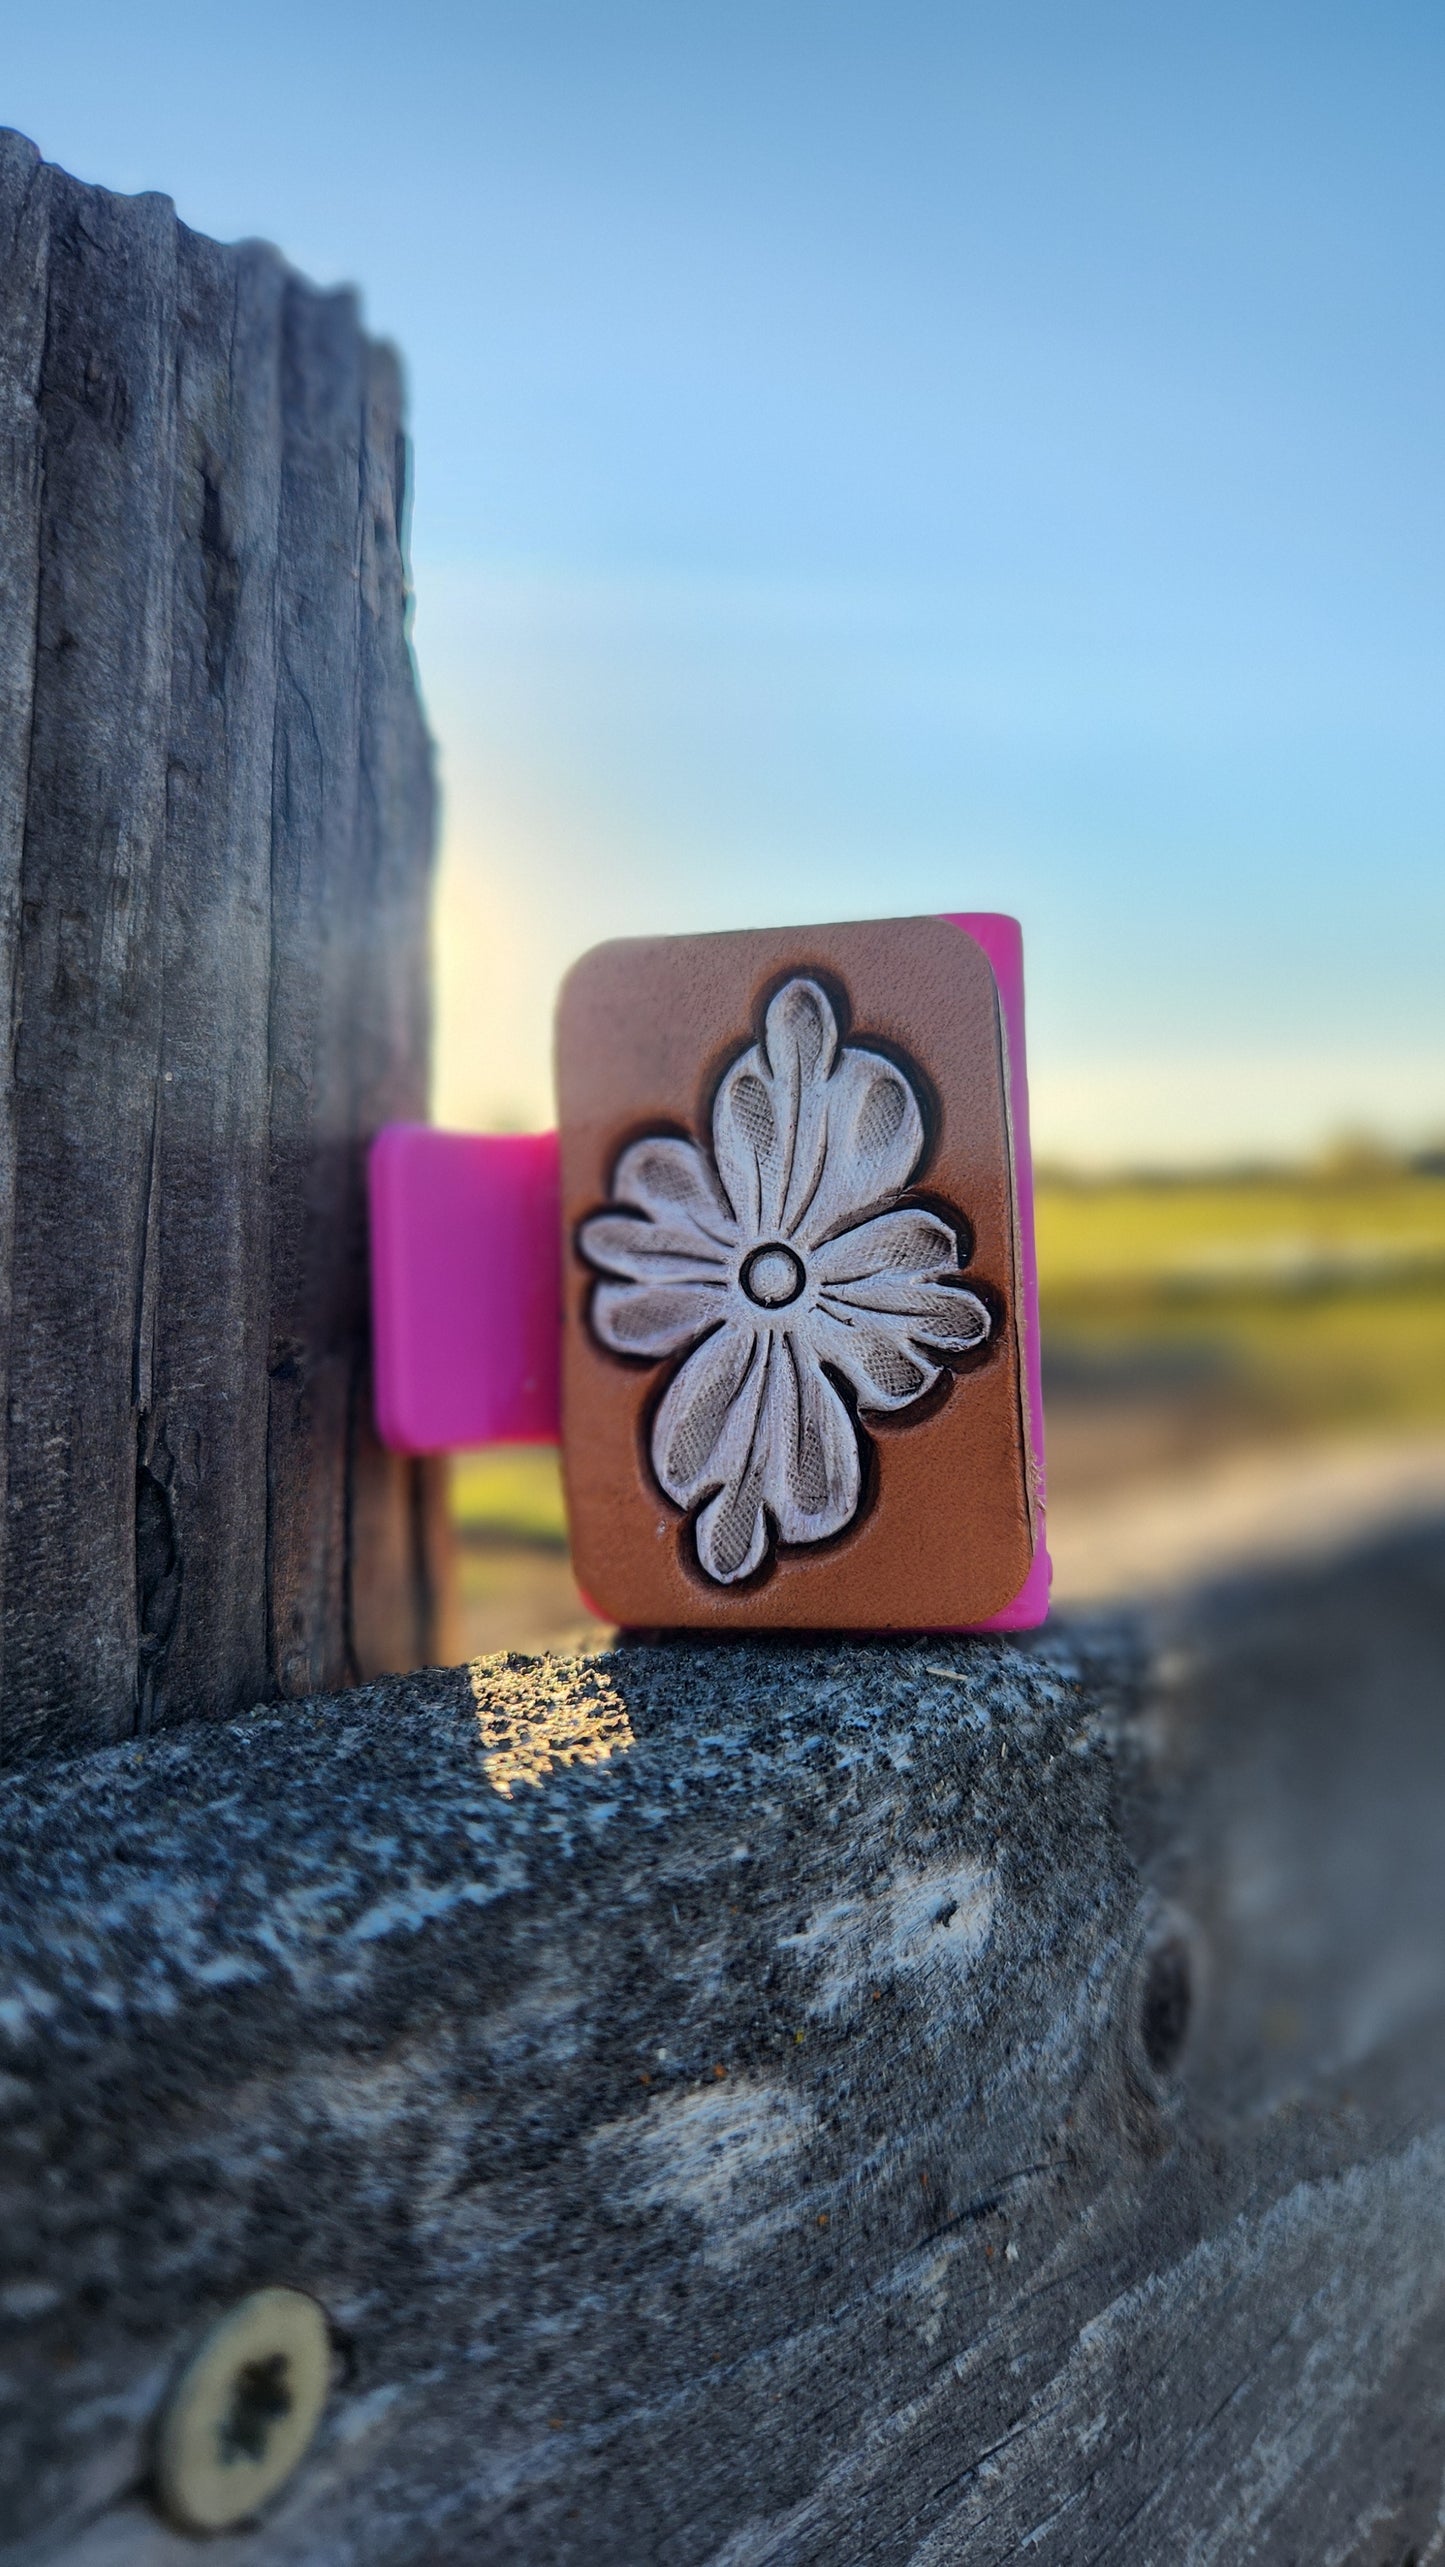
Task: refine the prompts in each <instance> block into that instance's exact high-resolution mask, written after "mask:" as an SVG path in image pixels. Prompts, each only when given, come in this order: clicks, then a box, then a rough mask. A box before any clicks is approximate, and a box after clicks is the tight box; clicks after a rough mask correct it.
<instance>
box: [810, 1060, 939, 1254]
mask: <svg viewBox="0 0 1445 2567" xmlns="http://www.w3.org/2000/svg"><path fill="white" fill-rule="evenodd" d="M800 1155H801V1154H800ZM922 1156H923V1114H922V1111H921V1109H920V1106H919V1103H918V1099H917V1097H916V1096H915V1095H914V1093H913V1089H912V1087H911V1086H910V1084H909V1082H908V1080H907V1079H906V1078H905V1076H904V1074H903V1072H902V1070H901V1069H899V1067H898V1066H897V1063H896V1062H894V1061H890V1060H886V1059H885V1058H884V1056H883V1054H882V1053H881V1052H865V1051H861V1050H855V1049H854V1047H853V1046H852V1045H851V1044H849V1045H848V1046H847V1048H846V1049H845V1050H844V1051H843V1053H842V1054H841V1056H840V1058H839V1061H838V1065H837V1068H836V1069H835V1070H834V1073H833V1076H832V1077H831V1079H830V1080H829V1081H828V1086H827V1091H826V1131H825V1134H824V1136H823V1142H822V1147H821V1149H820V1150H817V1151H815V1152H814V1154H813V1158H812V1161H811V1163H810V1165H809V1168H808V1172H807V1182H806V1184H805V1185H799V1186H797V1187H794V1188H792V1189H790V1198H789V1200H790V1213H789V1221H788V1236H789V1237H790V1238H796V1240H797V1241H798V1244H799V1246H800V1247H805V1248H810V1247H812V1246H814V1245H815V1244H816V1243H817V1242H818V1241H820V1240H825V1239H831V1237H832V1234H833V1232H834V1231H836V1230H838V1229H840V1228H841V1227H842V1226H843V1225H844V1223H847V1224H848V1225H849V1226H850V1227H856V1226H857V1224H858V1223H859V1222H860V1221H861V1220H862V1219H863V1218H864V1216H865V1215H866V1214H868V1213H871V1212H876V1211H879V1210H880V1209H881V1208H882V1207H883V1206H884V1205H886V1204H887V1203H889V1202H890V1200H891V1199H892V1197H893V1196H895V1195H897V1194H900V1193H901V1192H902V1190H903V1188H904V1186H906V1185H907V1183H908V1181H909V1178H910V1177H911V1176H912V1174H913V1172H914V1169H915V1168H916V1167H917V1165H918V1162H919V1160H920V1159H921V1157H922Z"/></svg>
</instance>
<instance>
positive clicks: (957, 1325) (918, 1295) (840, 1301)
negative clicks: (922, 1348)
mask: <svg viewBox="0 0 1445 2567" xmlns="http://www.w3.org/2000/svg"><path fill="white" fill-rule="evenodd" d="M822 1306H823V1308H824V1310H825V1311H828V1312H830V1313H831V1315H832V1316H833V1318H835V1319H843V1320H846V1319H848V1318H850V1317H851V1316H852V1315H853V1313H854V1312H856V1313H857V1314H858V1318H859V1320H860V1322H861V1323H862V1324H863V1325H864V1326H866V1325H867V1323H868V1322H869V1321H870V1320H872V1319H880V1320H883V1321H884V1322H885V1323H886V1324H888V1325H890V1326H891V1328H892V1330H893V1333H894V1334H895V1335H896V1336H897V1337H898V1338H899V1341H900V1343H902V1342H904V1341H905V1340H914V1339H918V1338H921V1339H922V1340H923V1341H924V1343H925V1345H927V1346H930V1347H936V1348H938V1350H939V1351H940V1352H941V1353H942V1354H945V1355H966V1354H968V1353H969V1352H970V1351H971V1349H972V1348H973V1347H975V1346H981V1345H982V1344H983V1342H984V1340H985V1338H986V1337H987V1335H988V1332H989V1329H990V1328H991V1327H992V1325H993V1322H992V1320H991V1319H990V1317H989V1314H988V1311H987V1309H986V1307H985V1305H984V1304H983V1302H981V1301H980V1300H979V1297H978V1295H977V1293H976V1292H969V1291H968V1290H966V1289H965V1288H964V1287H962V1286H960V1285H958V1284H947V1283H940V1282H937V1281H935V1279H934V1278H933V1277H932V1276H929V1275H865V1276H864V1277H863V1278H862V1279H861V1281H859V1282H858V1283H855V1284H838V1285H831V1286H830V1287H829V1289H828V1291H827V1292H826V1293H825V1294H824V1295H823V1300H822Z"/></svg>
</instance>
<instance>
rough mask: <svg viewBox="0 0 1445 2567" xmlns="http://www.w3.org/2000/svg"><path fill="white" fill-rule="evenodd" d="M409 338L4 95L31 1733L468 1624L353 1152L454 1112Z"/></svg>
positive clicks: (0, 332) (362, 1658) (12, 1261)
mask: <svg viewBox="0 0 1445 2567" xmlns="http://www.w3.org/2000/svg"><path fill="white" fill-rule="evenodd" d="M403 472H404V446H403V438H402V419H401V393H400V383H399V377H398V373H397V368H396V364H395V360H394V359H393V357H392V356H391V354H390V352H389V351H388V350H386V349H384V348H380V347H377V346H375V345H373V344H372V343H371V342H370V341H368V340H367V339H366V338H365V337H364V336H363V335H362V332H361V330H360V328H359V325H358V320H357V314H356V309H355V305H354V302H353V300H352V298H351V297H350V296H349V295H346V294H321V293H318V292H316V291H315V290H314V289H313V288H311V287H310V286H308V285H306V284H305V283H304V282H303V281H302V280H301V279H300V278H298V277H296V276H294V275H293V274H292V273H291V272H290V271H289V270H288V269H287V268H286V267H285V265H284V264H283V262H282V261H281V259H280V258H279V257H278V256H277V255H276V253H275V252H274V251H272V250H270V249H267V248H265V247H264V246H261V245H259V244H256V243H246V244H243V245H242V246H241V247H239V248H234V249H231V248H222V247H220V246H218V245H217V244H216V243H215V242H212V241H208V240H205V239H203V238H201V237H200V236H199V235H198V234H196V233H194V232H191V231H189V230H188V229H187V228H186V226H185V225H184V224H182V223H179V222H177V220H176V217H175V214H174V210H173V208H172V207H171V204H170V202H169V200H168V199H167V198H165V197H162V196H154V195H152V196H139V197H122V196H116V195H112V194H109V193H108V192H107V191H106V190H104V189H102V188H93V187H83V186H81V185H79V184H78V183H77V181H75V180H74V179H72V178H69V177H67V176H66V175H65V173H64V172H63V171H61V170H58V169H53V168H50V167H48V166H46V165H45V164H43V163H42V162H41V161H40V159H39V157H38V155H37V154H36V153H35V151H34V150H33V148H32V147H31V145H30V144H28V143H26V142H24V141H23V140H22V139H21V138H20V137H19V136H18V135H14V134H0V583H3V585H0V937H3V939H4V969H3V973H0V990H3V993H4V997H3V1004H4V1007H5V1009H6V1011H7V1017H6V1028H5V1030H6V1034H7V1038H8V1039H7V1045H6V1050H5V1054H4V1058H5V1060H6V1063H7V1075H6V1077H5V1078H4V1079H3V1080H0V1361H3V1363H4V1365H5V1367H6V1370H7V1376H8V1378H7V1384H6V1388H7V1399H8V1432H7V1435H6V1437H5V1438H4V1450H3V1456H0V1471H3V1474H4V1481H5V1488H4V1494H5V1497H6V1509H5V1519H4V1542H3V1564H0V1575H3V1633H0V1701H3V1724H0V1753H3V1755H4V1756H5V1757H7V1758H15V1757H19V1756H29V1755H34V1754H38V1753H44V1752H46V1751H47V1750H52V1749H55V1748H58V1747H64V1748H68V1749H74V1748H78V1747H84V1746H89V1745H95V1744H99V1743H101V1742H102V1741H104V1740H108V1739H115V1738H120V1737H124V1736H127V1735H129V1734H131V1733H133V1732H137V1731H139V1732H145V1731H148V1730H150V1729H152V1728H155V1727H158V1726H164V1725H165V1724H167V1723H168V1722H170V1721H172V1720H174V1719H176V1718H177V1717H182V1716H184V1717H191V1716H194V1715H195V1714H196V1713H198V1712H200V1713H210V1714H214V1715H217V1716H224V1715H228V1714H232V1713H235V1712H238V1711H241V1710H244V1709H245V1708H246V1706H247V1705H248V1704H250V1703H251V1702H254V1701H255V1700H257V1699H260V1698H264V1697H266V1696H267V1695H273V1694H280V1695H297V1694H304V1693H308V1692H314V1691H316V1690H317V1689H318V1688H325V1687H328V1686H335V1685H339V1684H344V1683H347V1682H349V1681H352V1680H354V1679H355V1678H356V1677H357V1676H358V1675H365V1674H369V1673H375V1672H379V1671H380V1670H382V1669H384V1668H387V1667H397V1666H406V1665H412V1664H415V1663H417V1662H418V1660H424V1659H425V1658H426V1657H427V1656H428V1655H432V1654H435V1650H436V1647H437V1640H436V1595H435V1587H436V1563H437V1559H438V1556H439V1551H438V1542H439V1536H440V1531H441V1526H440V1519H439V1514H438V1505H437V1489H436V1482H435V1473H434V1471H430V1470H428V1469H425V1468H422V1467H421V1466H417V1465H413V1464H407V1463H403V1462H399V1461H395V1460H393V1459H391V1458H390V1457H388V1456H387V1455H385V1454H383V1453H382V1452H381V1451H380V1449H379V1448H378V1447H377V1446H376V1444H375V1441H374V1438H373V1436H372V1433H371V1428H370V1414H369V1409H370V1402H369V1388H368V1382H367V1375H366V1336H367V1318H366V1300H365V1269H364V1224H363V1202H362V1166H361V1154H362V1146H363V1143H364V1140H365V1138H366V1137H367V1136H368V1135H369V1134H370V1133H371V1132H372V1131H374V1130H375V1128H376V1126H377V1125H378V1123H380V1122H382V1121H384V1120H385V1119H387V1117H388V1116H391V1115H397V1114H406V1113H415V1112H418V1111H420V1110H422V1108H423V1105H424V1097H425V1078H426V1042H427V999H426V990H425V962H426V936H425V910H426V899H427V892H428V882H429V869H430V850H431V837H432V786H431V773H430V753H429V749H428V744H427V740H426V735H425V731H424V728H423V725H422V720H421V715H420V710H419V707H418V703H417V698H416V691H415V686H414V682H413V677H412V671H411V665H410V659H409V654H408V649H407V644H406V638H405V604H406V595H405V570H404V563H403V558H402V552H401V518H402V512H403V499H404V493H403Z"/></svg>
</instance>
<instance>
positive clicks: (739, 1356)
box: [653, 1328, 777, 1586]
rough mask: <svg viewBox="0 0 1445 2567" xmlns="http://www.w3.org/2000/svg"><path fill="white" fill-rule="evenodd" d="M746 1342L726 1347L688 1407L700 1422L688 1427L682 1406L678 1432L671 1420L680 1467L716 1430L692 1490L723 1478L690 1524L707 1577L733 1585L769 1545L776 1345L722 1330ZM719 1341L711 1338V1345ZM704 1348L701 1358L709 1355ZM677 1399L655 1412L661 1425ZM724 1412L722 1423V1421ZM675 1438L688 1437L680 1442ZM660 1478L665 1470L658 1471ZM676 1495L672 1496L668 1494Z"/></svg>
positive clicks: (672, 1453) (689, 1367)
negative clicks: (766, 1504)
mask: <svg viewBox="0 0 1445 2567" xmlns="http://www.w3.org/2000/svg"><path fill="white" fill-rule="evenodd" d="M720 1334H722V1335H723V1336H728V1335H731V1336H733V1337H734V1338H735V1339H740V1340H742V1341H743V1343H742V1345H741V1346H739V1345H737V1344H734V1345H733V1346H732V1347H731V1348H729V1350H728V1353H727V1355H726V1358H725V1359H723V1360H720V1361H719V1362H718V1363H717V1365H716V1367H715V1369H714V1371H713V1373H712V1375H711V1377H710V1379H709V1381H708V1383H707V1385H706V1387H705V1389H703V1390H701V1391H700V1393H699V1394H698V1396H697V1397H696V1398H695V1399H694V1400H693V1401H692V1402H691V1403H690V1405H689V1407H688V1409H687V1411H686V1417H687V1419H688V1420H690V1421H695V1423H690V1424H687V1425H685V1424H684V1409H683V1406H682V1404H681V1403H679V1407H678V1413H677V1420H676V1432H674V1421H673V1420H669V1421H668V1431H669V1440H668V1442H667V1444H666V1453H667V1459H668V1461H669V1463H670V1465H671V1466H673V1467H674V1468H676V1469H681V1468H682V1467H684V1466H685V1465H687V1464H688V1463H689V1462H690V1461H691V1460H692V1457H693V1452H694V1451H695V1450H700V1449H701V1448H702V1446H703V1445H704V1444H705V1443H706V1442H707V1439H708V1436H709V1434H710V1433H712V1432H713V1429H714V1426H715V1425H716V1432H715V1434H714V1435H713V1443H712V1450H711V1453H710V1455H709V1458H708V1459H707V1461H706V1462H705V1463H703V1464H701V1465H700V1466H699V1468H698V1469H697V1471H696V1473H695V1475H694V1479H693V1483H692V1485H693V1487H694V1489H696V1488H697V1487H698V1485H699V1483H705V1482H707V1481H712V1480H721V1483H722V1485H721V1486H720V1487H719V1488H718V1490H717V1493H716V1495H715V1496H714V1497H711V1498H709V1500H708V1502H707V1504H706V1505H705V1506H704V1507H703V1509H702V1511H701V1513H700V1514H699V1516H698V1518H697V1522H696V1524H695V1525H694V1527H693V1534H694V1538H695V1540H696V1543H697V1556H698V1564H699V1566H700V1567H701V1569H702V1572H703V1575H704V1576H705V1577H708V1578H711V1579H712V1580H713V1582H714V1584H715V1585H717V1586H734V1585H736V1583H737V1581H738V1580H739V1579H740V1578H748V1577H751V1576H752V1573H753V1571H754V1570H755V1569H757V1568H760V1567H761V1565H762V1562H763V1559H764V1557H765V1555H766V1552H767V1547H768V1524H767V1517H766V1515H765V1513H764V1510H763V1482H764V1476H765V1470H766V1458H765V1448H764V1443H763V1412H764V1409H765V1406H766V1402H767V1393H768V1383H769V1376H770V1374H771V1371H772V1368H773V1366H774V1364H775V1362H776V1360H777V1345H776V1340H775V1339H774V1338H773V1337H772V1336H771V1335H768V1334H764V1335H762V1336H753V1334H752V1332H751V1331H750V1330H747V1329H744V1328H738V1329H735V1330H731V1331H729V1330H726V1329H725V1330H722V1331H721V1332H720ZM714 1342H715V1341H713V1340H711V1339H710V1340H709V1345H711V1344H712V1343H714ZM706 1352H707V1348H706V1347H699V1348H698V1354H705V1353H706ZM696 1361H697V1359H696V1357H693V1358H692V1360H691V1361H690V1362H689V1363H688V1364H685V1365H684V1366H683V1373H680V1374H679V1376H678V1380H677V1381H676V1382H674V1384H673V1386H672V1388H673V1390H674V1391H675V1390H677V1389H678V1387H679V1385H680V1383H681V1381H682V1378H683V1374H685V1373H688V1372H692V1371H693V1370H694V1369H695V1367H696ZM671 1397H672V1391H669V1393H668V1399H667V1400H664V1402H663V1407H662V1409H659V1411H658V1419H657V1423H658V1427H659V1428H661V1427H662V1424H663V1410H664V1409H666V1407H667V1405H668V1400H670V1399H671ZM719 1413H720V1423H719V1422H718V1420H719ZM678 1434H681V1435H682V1436H683V1437H684V1438H685V1442H684V1443H683V1444H681V1445H680V1444H679V1442H678V1440H677V1436H678ZM659 1441H660V1439H659V1437H658V1435H657V1434H656V1433H654V1437H653V1454H654V1459H656V1457H657V1454H658V1450H659ZM659 1476H660V1472H659ZM670 1493H671V1492H669V1494H670Z"/></svg>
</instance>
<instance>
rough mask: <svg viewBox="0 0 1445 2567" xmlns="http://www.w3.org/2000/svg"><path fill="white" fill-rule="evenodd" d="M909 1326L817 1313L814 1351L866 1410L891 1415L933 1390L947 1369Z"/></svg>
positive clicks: (866, 1314) (812, 1324)
mask: <svg viewBox="0 0 1445 2567" xmlns="http://www.w3.org/2000/svg"><path fill="white" fill-rule="evenodd" d="M909 1324H910V1323H909V1322H907V1321H900V1320H896V1319H888V1318H884V1317H880V1316H877V1315H875V1314H874V1313H873V1312H871V1311H859V1312H858V1314H857V1317H856V1318H855V1319H853V1320H852V1321H851V1323H850V1322H849V1321H847V1320H844V1319H842V1318H837V1317H835V1316H834V1315H833V1314H832V1313H831V1312H830V1311H828V1310H825V1309H822V1308H820V1309H817V1310H815V1311H813V1313H812V1314H811V1316H810V1318H809V1321H808V1333H809V1336H810V1337H811V1339H812V1343H813V1352H814V1354H815V1355H816V1356H817V1357H818V1360H819V1362H820V1363H824V1364H831V1365H832V1366H833V1367H834V1369H835V1371H837V1372H840V1373H841V1374H842V1375H843V1377H844V1379H845V1380H846V1381H848V1382H851V1384H852V1386H853V1389H854V1391H855V1392H856V1393H857V1398H858V1405H859V1407H860V1408H861V1409H864V1410H867V1411H870V1412H872V1413H874V1414H881V1415H884V1416H886V1415H887V1414H888V1413H889V1411H890V1410H892V1409H896V1408H908V1407H911V1405H912V1403H913V1401H914V1400H915V1399H921V1398H922V1397H923V1394H924V1392H925V1391H926V1390H931V1389H932V1388H933V1385H934V1383H935V1382H936V1381H937V1379H938V1376H939V1373H940V1371H941V1370H942V1367H941V1366H940V1365H938V1364H936V1363H934V1362H933V1361H932V1360H931V1358H930V1357H929V1356H928V1355H926V1354H925V1353H924V1352H923V1351H922V1349H921V1348H920V1347H918V1346H915V1345H914V1344H913V1342H912V1340H911V1337H910V1336H909V1335H908V1333H907V1331H908V1328H909Z"/></svg>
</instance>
